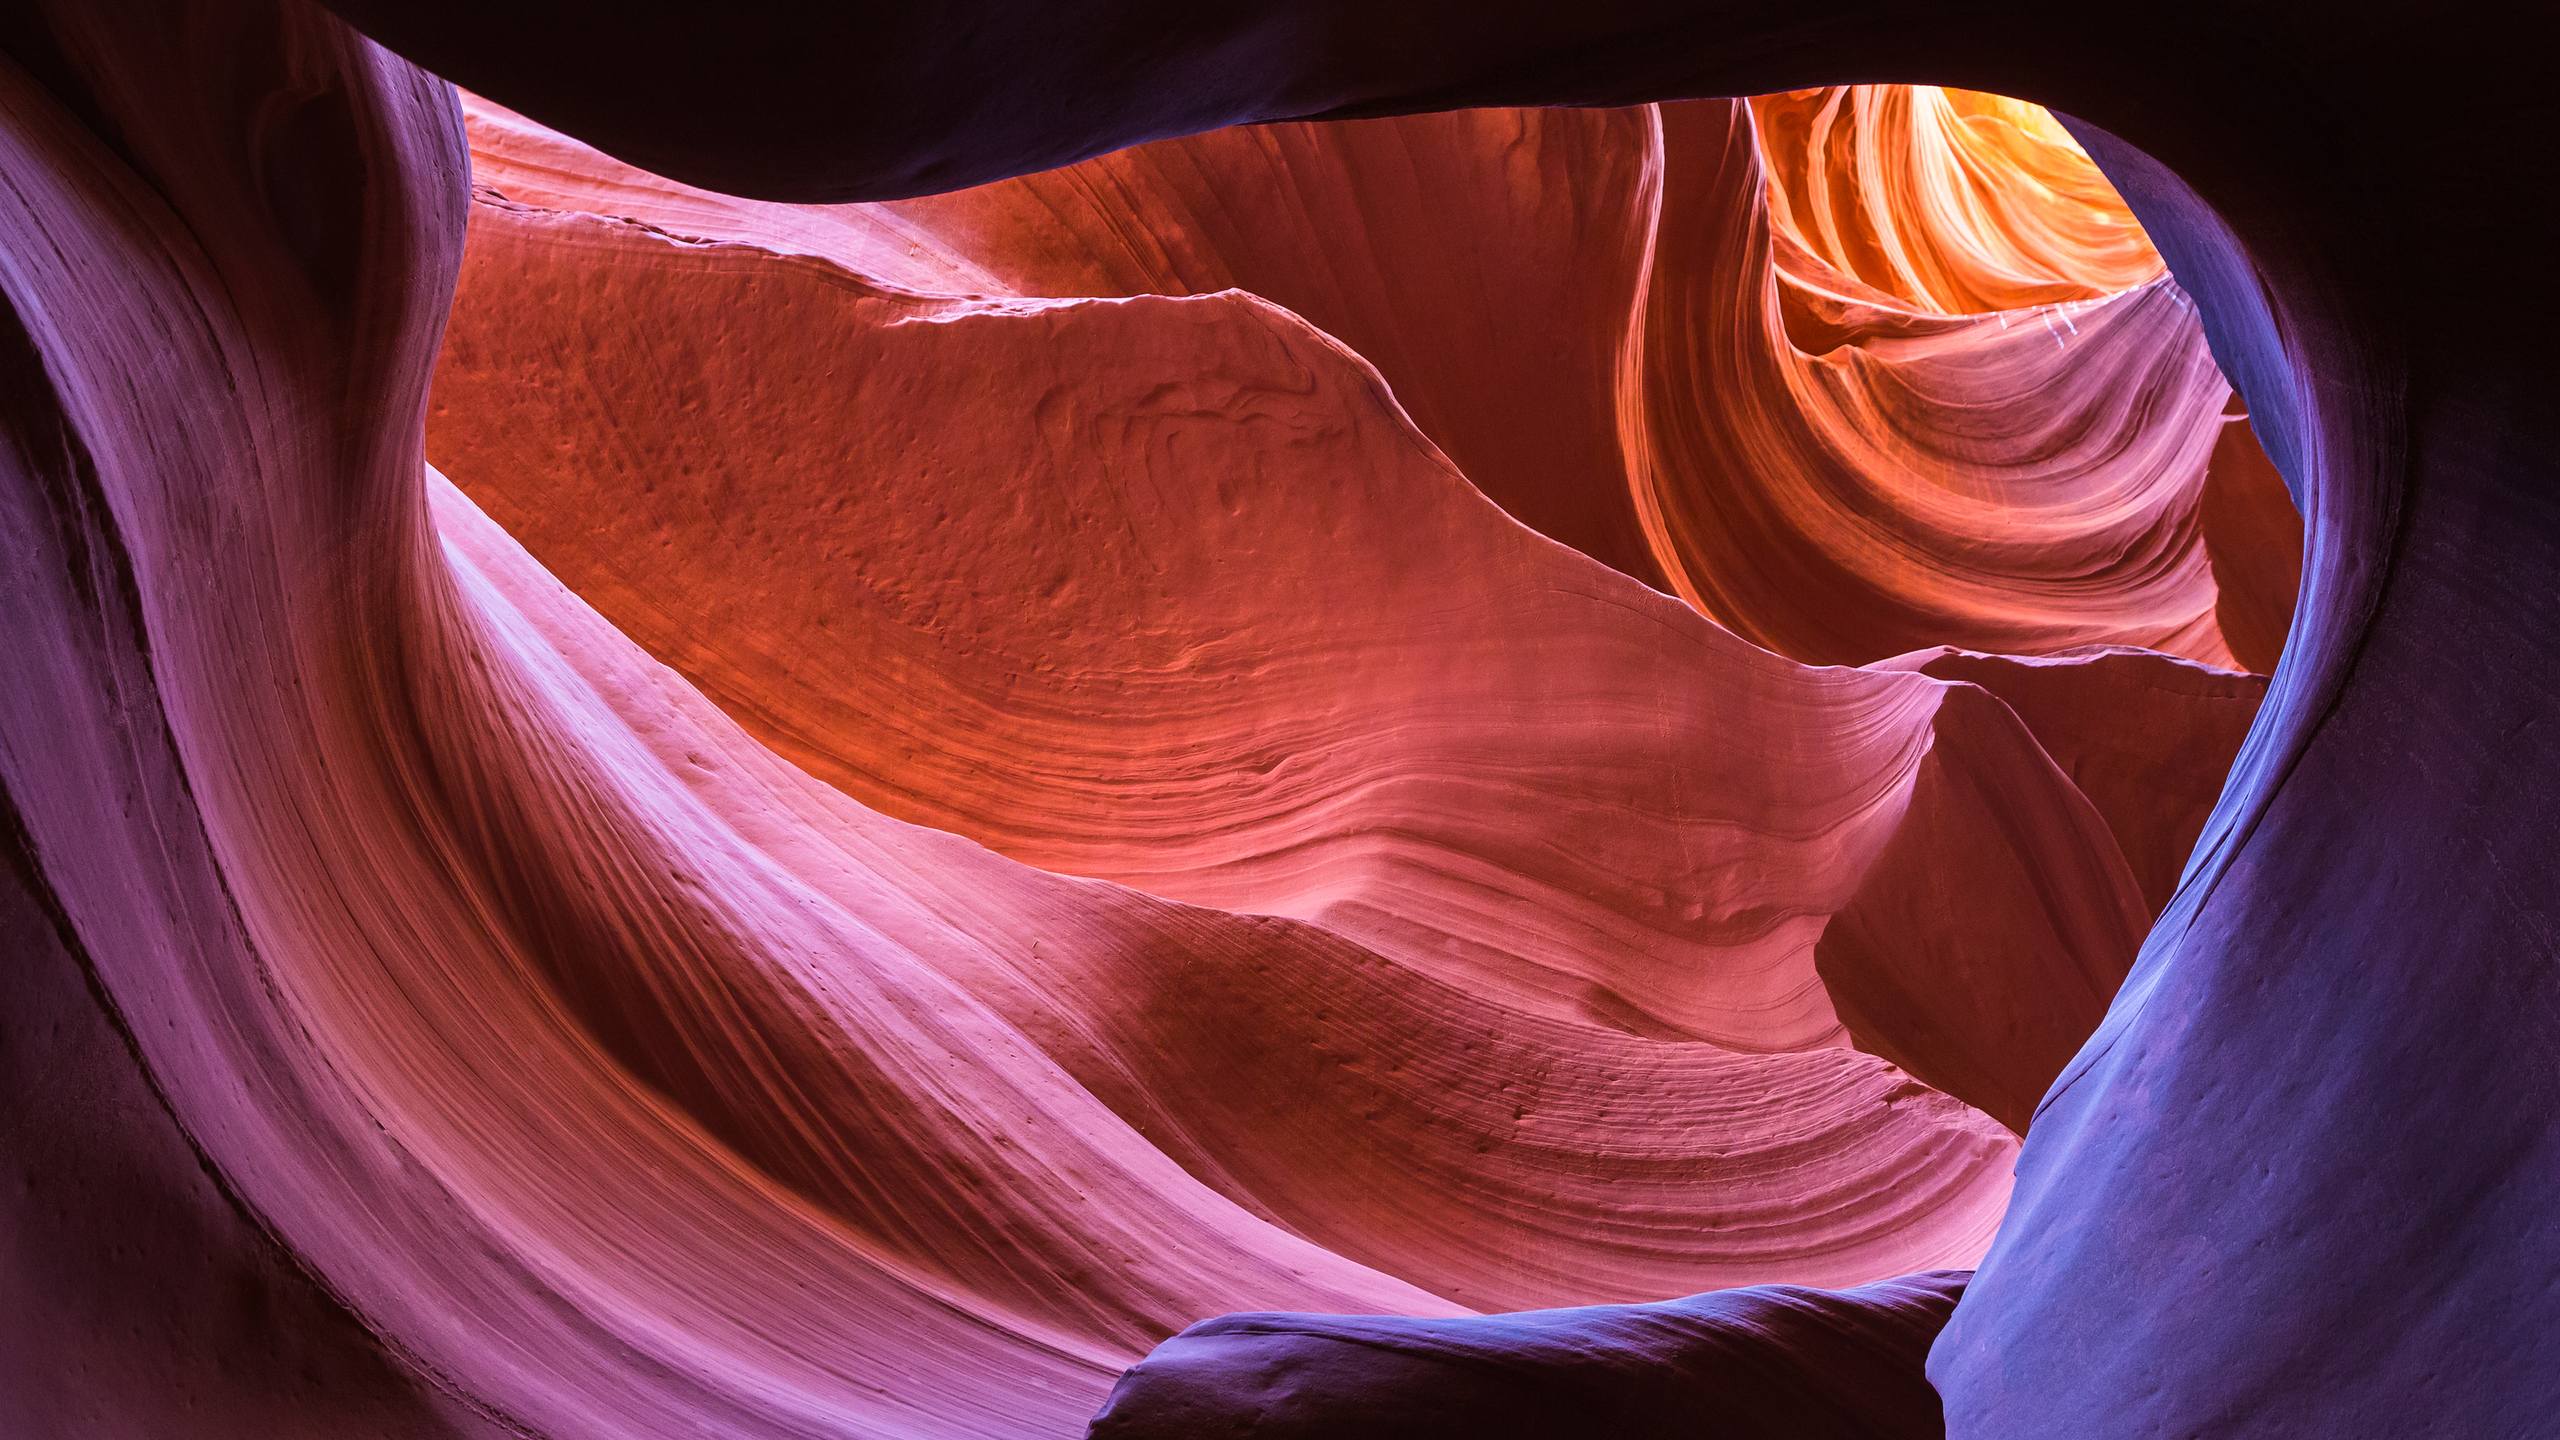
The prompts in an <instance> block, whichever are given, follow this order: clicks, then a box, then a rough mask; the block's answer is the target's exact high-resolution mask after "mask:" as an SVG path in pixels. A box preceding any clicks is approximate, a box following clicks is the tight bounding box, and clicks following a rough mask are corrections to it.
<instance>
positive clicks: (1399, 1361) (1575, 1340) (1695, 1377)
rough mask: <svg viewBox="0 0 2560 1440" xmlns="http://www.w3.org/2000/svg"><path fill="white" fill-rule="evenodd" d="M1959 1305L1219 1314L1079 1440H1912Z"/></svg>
mask: <svg viewBox="0 0 2560 1440" xmlns="http://www.w3.org/2000/svg"><path fill="white" fill-rule="evenodd" d="M1963 1290H1964V1277H1963V1276H1962V1275H1961V1274H1957V1273H1949V1272H1940V1273H1936V1274H1929V1275H1914V1276H1909V1277H1906V1278H1903V1279H1899V1280H1888V1281H1883V1282H1880V1283H1877V1284H1874V1285H1866V1286H1861V1287H1859V1288H1858V1289H1855V1290H1847V1291H1836V1292H1821V1291H1805V1290H1797V1289H1792V1288H1787V1287H1769V1288H1766V1289H1755V1290H1728V1291H1722V1292H1719V1293H1717V1294H1713V1295H1693V1296H1690V1297H1689V1298H1688V1299H1685V1300H1672V1301H1666V1302H1663V1303H1661V1304H1655V1305H1614V1306H1592V1307H1588V1308H1585V1309H1580V1310H1544V1311H1531V1312H1528V1313H1526V1314H1518V1315H1493V1316H1480V1317H1475V1318H1470V1319H1463V1320H1441V1321H1423V1322H1415V1321H1411V1320H1387V1319H1382V1318H1380V1317H1377V1316H1368V1315H1229V1316H1225V1317H1223V1318H1221V1319H1217V1320H1211V1321H1207V1322H1205V1323H1203V1324H1199V1325H1194V1326H1192V1327H1191V1328H1190V1329H1188V1330H1185V1331H1183V1332H1182V1333H1181V1334H1180V1335H1177V1336H1175V1337H1174V1338H1173V1339H1171V1340H1168V1341H1166V1342H1165V1343H1164V1344H1163V1345H1160V1346H1158V1347H1157V1348H1156V1351H1155V1353H1154V1354H1152V1355H1150V1356H1148V1357H1147V1359H1146V1361H1145V1362H1144V1363H1143V1364H1140V1365H1138V1366H1136V1367H1134V1368H1132V1369H1131V1370H1130V1371H1129V1373H1128V1374H1127V1375H1126V1376H1125V1377H1123V1378H1122V1379H1121V1381H1120V1384H1119V1386H1118V1387H1117V1388H1116V1389H1115V1390H1114V1391H1113V1392H1112V1396H1111V1400H1110V1402H1109V1403H1108V1404H1106V1405H1105V1406H1104V1407H1103V1409H1102V1413H1101V1414H1100V1415H1097V1416H1096V1417H1094V1422H1093V1429H1092V1432H1091V1433H1092V1435H1093V1436H1094V1440H1156V1437H1164V1440H1174V1437H1181V1440H1215V1437H1221V1436H1235V1435H1251V1436H1260V1437H1267V1440H1285V1437H1293V1436H1296V1437H1308V1440H1316V1437H1322V1440H1366V1437H1388V1436H1397V1437H1401V1436H1408V1435H1484V1436H1546V1435H1566V1434H1575V1433H1584V1432H1589V1431H1594V1430H1597V1431H1602V1432H1605V1433H1608V1434H1612V1435H1626V1436H1630V1437H1655V1436H1660V1437H1665V1440H1668V1437H1672V1436H1682V1435H1695V1434H1697V1433H1698V1427H1699V1426H1700V1425H1702V1424H1704V1425H1712V1426H1714V1427H1715V1428H1714V1433H1715V1434H1717V1435H1729V1436H1734V1437H1737V1440H1897V1437H1906V1436H1907V1437H1912V1440H1922V1437H1931V1436H1937V1435H1941V1434H1943V1433H1945V1432H1944V1428H1943V1426H1942V1423H1941V1421H1940V1418H1939V1415H1938V1397H1937V1395H1936V1394H1935V1393H1934V1392H1932V1391H1931V1390H1930V1389H1929V1386H1928V1382H1927V1381H1926V1380H1925V1379H1923V1378H1922V1376H1921V1374H1920V1365H1921V1361H1922V1359H1923V1357H1924V1356H1925V1355H1926V1354H1927V1352H1928V1348H1929V1342H1930V1341H1931V1340H1932V1339H1934V1338H1935V1337H1936V1335H1937V1333H1938V1330H1939V1328H1940V1327H1941V1326H1943V1325H1944V1324H1945V1323H1946V1319H1947V1313H1948V1311H1950V1310H1952V1309H1953V1308H1954V1306H1955V1302H1956V1297H1957V1296H1958V1295H1960V1294H1962V1293H1963Z"/></svg>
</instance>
